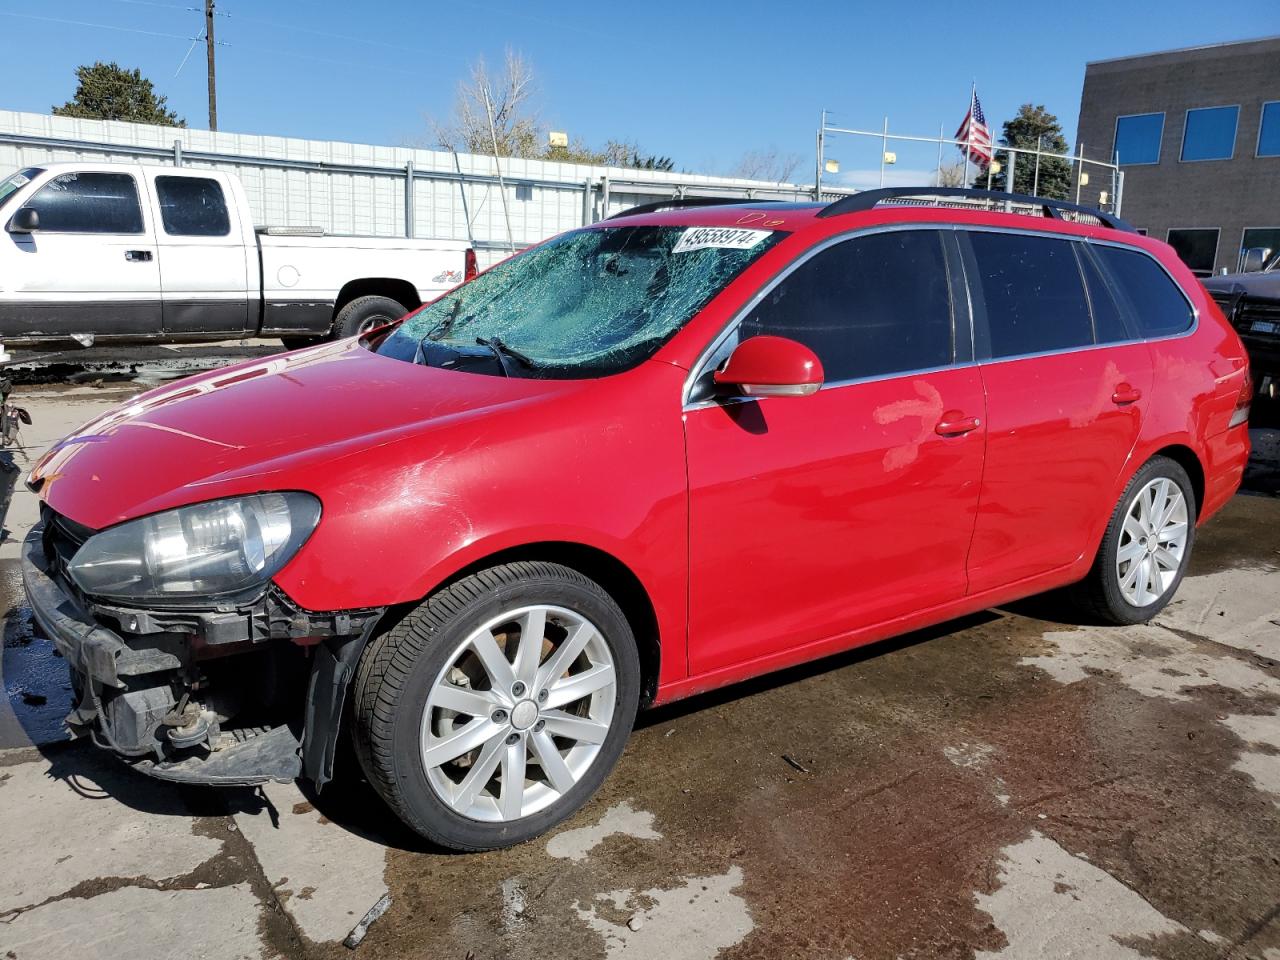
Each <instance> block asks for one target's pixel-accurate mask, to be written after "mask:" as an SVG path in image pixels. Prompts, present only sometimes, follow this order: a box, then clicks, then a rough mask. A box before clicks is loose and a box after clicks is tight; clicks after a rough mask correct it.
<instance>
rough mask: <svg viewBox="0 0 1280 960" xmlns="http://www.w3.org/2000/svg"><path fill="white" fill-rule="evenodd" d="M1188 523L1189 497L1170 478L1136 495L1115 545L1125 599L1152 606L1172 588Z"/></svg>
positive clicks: (1183, 552)
mask: <svg viewBox="0 0 1280 960" xmlns="http://www.w3.org/2000/svg"><path fill="white" fill-rule="evenodd" d="M1188 524H1189V514H1188V511H1187V498H1186V497H1185V496H1183V493H1182V488H1181V487H1179V486H1178V484H1176V483H1175V482H1174V481H1172V480H1170V479H1169V478H1168V477H1157V478H1155V479H1154V480H1152V481H1150V482H1149V483H1147V484H1145V485H1144V486H1143V487H1142V488H1141V489H1139V490H1138V492H1137V494H1135V495H1134V498H1133V499H1132V500H1131V501H1130V503H1129V509H1128V510H1127V511H1126V512H1125V517H1124V525H1123V527H1122V528H1121V531H1120V544H1119V546H1118V548H1117V549H1116V577H1117V579H1118V581H1119V584H1120V593H1121V595H1122V596H1123V597H1124V599H1125V600H1126V601H1127V602H1128V603H1130V604H1132V605H1133V606H1135V607H1146V606H1150V605H1151V604H1153V603H1155V602H1156V601H1157V600H1159V599H1160V598H1161V597H1163V596H1164V594H1165V593H1166V591H1168V590H1169V588H1170V587H1171V586H1173V583H1174V581H1175V580H1176V579H1177V576H1178V571H1179V570H1180V569H1181V568H1182V562H1183V560H1184V558H1185V557H1186V553H1187V533H1188V529H1189V527H1188Z"/></svg>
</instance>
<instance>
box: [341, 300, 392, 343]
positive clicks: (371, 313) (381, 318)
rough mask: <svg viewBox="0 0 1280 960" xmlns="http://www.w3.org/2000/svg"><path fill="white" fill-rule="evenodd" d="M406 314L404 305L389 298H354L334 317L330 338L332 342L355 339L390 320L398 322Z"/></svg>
mask: <svg viewBox="0 0 1280 960" xmlns="http://www.w3.org/2000/svg"><path fill="white" fill-rule="evenodd" d="M408 312H409V311H408V310H406V309H405V306H404V304H402V303H400V302H399V301H397V300H392V299H391V298H390V297H376V296H373V297H356V299H354V300H352V301H351V302H350V303H348V304H347V305H346V306H344V307H343V308H342V309H341V310H339V311H338V315H337V316H336V317H334V320H333V332H332V333H331V334H330V337H331V338H332V339H334V340H345V339H346V338H347V337H355V336H358V335H360V334H362V333H364V332H366V331H368V330H372V329H373V328H374V327H380V326H382V325H383V324H386V323H390V322H391V321H392V320H399V319H400V318H401V317H403V316H404V315H405V314H406V313H408Z"/></svg>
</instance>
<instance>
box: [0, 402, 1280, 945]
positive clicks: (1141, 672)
mask: <svg viewBox="0 0 1280 960" xmlns="http://www.w3.org/2000/svg"><path fill="white" fill-rule="evenodd" d="M135 389H136V387H135V386H134V385H127V384H119V385H109V386H106V387H100V388H95V387H90V386H78V387H54V386H50V387H40V388H33V389H28V390H24V391H23V392H22V395H21V400H22V402H23V403H25V404H26V405H27V406H28V408H29V409H30V410H31V412H32V415H33V417H34V420H35V423H34V424H33V425H32V427H30V428H27V430H26V433H25V434H24V437H25V441H26V444H27V447H28V451H27V452H28V453H29V454H30V455H31V456H32V457H34V456H35V452H36V451H37V450H39V449H43V448H44V447H45V446H46V445H47V444H48V443H50V442H51V441H53V440H54V439H55V438H56V437H57V436H59V435H61V434H62V433H63V432H64V431H65V430H66V429H68V428H70V427H71V426H72V425H74V424H76V423H79V422H81V421H83V420H85V419H88V418H89V417H90V416H92V415H94V414H95V413H96V412H98V411H100V410H101V409H102V408H103V407H104V406H105V405H106V404H109V403H113V402H116V401H118V400H120V399H122V398H123V397H125V396H128V395H129V394H130V393H132V392H133V391H134V390H135ZM1278 437H1280V432H1278V431H1274V430H1265V429H1259V430H1257V431H1255V434H1254V438H1255V444H1256V446H1257V448H1258V451H1259V452H1258V456H1257V457H1256V458H1255V463H1254V465H1253V467H1252V469H1251V471H1250V479H1249V483H1250V486H1251V487H1252V488H1253V489H1252V492H1250V493H1247V494H1242V495H1241V496H1238V497H1237V498H1236V499H1235V500H1234V501H1233V502H1232V503H1231V504H1230V505H1229V506H1228V507H1227V508H1226V510H1224V511H1223V513H1222V514H1221V515H1220V516H1218V517H1216V518H1215V519H1214V520H1213V521H1212V522H1211V523H1209V524H1208V525H1207V526H1206V527H1204V528H1203V529H1202V531H1201V534H1200V539H1199V541H1198V543H1197V545H1196V549H1195V555H1194V561H1193V565H1192V570H1191V575H1190V576H1189V577H1188V578H1187V579H1186V581H1185V582H1184V583H1183V585H1182V588H1181V590H1180V591H1179V593H1178V597H1177V599H1176V601H1175V602H1174V603H1173V604H1172V605H1171V606H1170V607H1169V608H1168V609H1167V610H1166V611H1165V612H1164V613H1163V614H1162V615H1161V616H1160V617H1159V618H1157V620H1156V621H1155V622H1154V623H1152V624H1150V625H1147V626H1139V627H1133V628H1128V629H1115V628H1099V627H1088V626H1079V625H1076V624H1074V623H1072V622H1071V620H1070V618H1069V616H1067V615H1064V614H1063V612H1062V611H1061V609H1060V608H1059V607H1058V606H1057V605H1056V604H1055V603H1053V602H1052V601H1045V600H1035V601H1027V602H1024V603H1020V604H1017V605H1015V606H1014V607H1013V608H1011V609H1008V610H998V611H990V612H988V613H984V614H981V615H978V616H974V617H970V618H967V619H965V620H961V621H956V622H952V623H948V624H945V625H942V626H940V627H937V628H935V629H932V630H928V631H924V632H921V633H916V634H912V635H910V636H908V637H904V638H901V639H899V640H895V641H891V642H888V643H883V644H879V645H876V646H874V647H872V648H870V649H864V650H861V651H857V652H854V653H851V654H847V655H843V656H840V657H836V658H833V659H830V660H826V661H823V662H821V663H818V664H814V665H810V666H806V667H803V668H800V669H795V670H790V671H787V672H785V673H782V674H778V675H774V676H772V677H768V678H765V679H763V680H759V681H755V682H752V683H749V684H745V685H742V686H738V687H735V688H732V689H729V690H724V691H721V692H719V693H716V694H713V695H709V696H704V697H700V698H697V699H695V700H692V701H689V702H686V703H683V704H678V705H675V706H673V707H669V708H664V709H661V710H658V711H654V712H652V713H650V714H647V715H645V716H643V717H642V718H641V721H640V724H639V728H638V729H637V731H636V733H635V736H634V738H633V739H632V741H631V743H630V745H629V746H628V748H627V751H626V753H625V754H624V756H623V759H622V761H621V763H620V765H619V767H618V769H617V771H616V772H615V773H614V774H613V776H612V777H610V779H609V780H608V781H607V783H606V784H605V786H604V789H603V791H602V792H601V794H600V795H599V796H598V797H597V798H596V799H594V800H593V801H592V802H591V803H590V804H589V805H588V806H587V807H586V808H585V809H584V810H583V811H582V812H581V813H580V814H579V815H578V816H576V817H575V818H573V820H572V821H571V822H569V823H568V824H566V825H565V826H564V827H562V828H561V829H560V830H558V831H556V832H555V833H553V834H552V835H551V836H549V837H545V838H542V839H540V840H537V841H534V842H531V843H528V844H525V845H524V846H521V847H518V848H516V849H513V850H508V851H503V852H497V853H488V854H480V855H466V856H463V855H453V854H446V853H442V852H439V851H437V850H432V849H429V848H427V847H426V846H425V845H424V844H423V843H422V842H421V841H419V840H417V839H416V838H415V837H413V836H412V835H410V834H409V833H408V832H407V831H405V830H403V829H400V828H399V827H398V826H397V824H396V823H395V821H394V819H393V818H392V817H391V815H390V814H389V813H388V812H387V810H386V808H385V807H383V806H382V804H381V803H380V801H379V800H378V799H377V798H376V797H375V796H374V794H373V793H372V792H371V791H370V790H369V788H368V787H367V786H366V785H364V784H363V783H361V782H360V781H359V779H358V778H357V777H356V776H355V773H354V771H351V770H347V771H346V776H345V777H344V778H343V781H342V782H341V783H338V784H334V785H332V786H330V787H329V788H326V790H325V791H324V793H323V794H322V795H320V796H315V795H314V794H312V793H311V792H309V791H308V790H306V789H300V788H299V787H297V786H293V785H289V786H279V785H271V786H268V787H266V788H265V789H264V790H254V791H250V790H238V791H221V792H215V791H208V790H197V789H189V788H178V787H173V786H169V785H166V784H161V783H157V782H153V781H150V780H148V779H146V778H144V777H141V776H139V775H135V774H133V773H132V772H131V771H130V770H128V769H127V768H125V767H124V766H123V765H122V764H120V763H118V762H116V761H115V760H113V759H112V758H111V757H109V756H106V755H104V754H102V753H101V752H100V751H98V750H96V749H94V748H93V747H92V746H89V745H87V744H83V743H69V742H65V741H63V740H62V739H61V736H62V734H61V732H60V719H61V717H62V716H63V715H64V714H65V712H66V710H67V709H68V705H69V690H68V687H67V679H66V672H65V666H64V665H63V664H62V662H61V661H60V660H58V659H57V658H56V657H54V656H53V655H52V652H51V649H50V647H49V645H48V644H47V642H45V641H43V640H42V639H39V638H36V637H35V636H34V635H33V633H32V630H31V625H30V616H29V612H28V611H27V610H26V608H25V606H24V602H23V599H22V596H21V590H20V586H19V580H18V576H17V572H16V560H15V557H16V547H15V546H14V544H13V541H14V540H20V539H21V537H22V535H23V534H24V533H25V530H26V528H27V526H28V525H29V524H30V523H31V522H32V520H33V519H34V516H35V510H34V501H33V500H32V498H31V497H30V496H29V495H28V494H26V493H25V492H24V491H22V490H19V491H17V492H16V493H15V496H14V502H13V504H12V507H11V509H10V511H9V517H8V520H7V523H6V526H7V528H8V531H7V537H6V539H5V542H4V543H3V544H0V600H2V601H3V602H0V610H7V611H8V612H7V614H5V624H4V629H5V633H4V641H5V643H4V657H3V661H2V665H3V676H4V685H5V688H6V692H7V694H8V696H7V698H5V700H4V701H0V851H3V865H4V869H3V870H0V957H3V958H6V960H30V958H47V957H62V956H76V957H81V958H86V960H88V958H96V957H104V958H105V957H116V956H122V955H128V956H132V957H139V958H161V957H174V958H177V957H182V958H193V957H200V958H240V957H255V958H256V957H289V958H300V957H308V958H311V957H316V958H326V957H339V956H345V955H347V954H348V953H349V951H348V949H347V948H345V947H343V946H342V945H341V941H342V939H343V938H344V937H346V936H347V934H348V932H349V931H350V930H351V929H352V928H353V927H354V926H355V925H356V924H357V922H358V921H360V920H361V918H362V917H364V915H365V914H366V912H367V911H369V910H370V908H372V907H374V905H375V904H377V903H378V902H379V901H380V900H382V898H383V897H384V896H387V895H389V896H390V906H389V907H388V908H387V909H386V912H385V914H384V915H383V916H382V917H381V918H380V919H378V920H377V921H376V922H375V923H374V924H373V925H372V926H371V927H370V928H369V932H368V936H367V938H366V939H365V940H364V942H363V943H362V944H361V945H360V946H359V947H358V948H356V952H357V953H358V954H360V955H363V956H365V957H367V958H390V957H415V958H416V957H423V958H433V960H435V958H448V960H499V958H513V960H520V958H530V960H532V958H556V960H573V958H593V960H594V958H606V960H647V958H660V960H704V958H711V957H725V958H754V957H759V958H770V960H774V958H789V957H797V958H800V957H804V958H810V957H814V958H832V960H842V958H857V960H878V958H885V960H888V958H895V957H912V958H916V957H919V958H924V957H957V958H959V957H966V958H967V957H1000V958H1039V957H1047V958H1061V957H1068V956H1070V957H1080V958H1090V960H1093V958H1098V960H1111V958H1115V960H1121V958H1131V957H1142V956H1155V957H1167V958H1189V960H1190V958H1195V960H1201V958H1203V960H1209V958H1258V960H1280V498H1277V497H1276V496H1274V494H1277V493H1280V483H1278V482H1277V480H1278V479H1280V443H1278V442H1277V438H1278ZM17 463H18V466H20V467H23V468H25V467H26V466H27V464H26V462H25V460H24V456H23V453H22V452H21V451H20V452H19V453H18V456H17Z"/></svg>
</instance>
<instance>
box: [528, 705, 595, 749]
mask: <svg viewBox="0 0 1280 960" xmlns="http://www.w3.org/2000/svg"><path fill="white" fill-rule="evenodd" d="M542 719H543V720H545V721H547V732H548V733H549V734H551V735H552V736H554V737H570V738H571V739H574V740H579V741H582V742H583V743H604V740H605V737H606V736H608V734H609V724H607V723H604V722H603V721H600V720H592V719H591V718H589V717H575V716H574V715H573V714H571V713H565V712H564V711H563V710H544V711H543V712H542Z"/></svg>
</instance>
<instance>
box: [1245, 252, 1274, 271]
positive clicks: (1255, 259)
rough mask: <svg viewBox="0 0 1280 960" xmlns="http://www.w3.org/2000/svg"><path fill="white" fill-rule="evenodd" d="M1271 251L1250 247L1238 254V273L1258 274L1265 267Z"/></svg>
mask: <svg viewBox="0 0 1280 960" xmlns="http://www.w3.org/2000/svg"><path fill="white" fill-rule="evenodd" d="M1270 255H1271V251H1270V250H1268V249H1267V248H1266V247H1250V248H1249V249H1248V250H1245V251H1243V252H1242V253H1241V254H1240V272H1241V273H1258V272H1260V271H1261V270H1262V269H1263V268H1264V267H1265V266H1266V265H1267V257H1268V256H1270Z"/></svg>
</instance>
